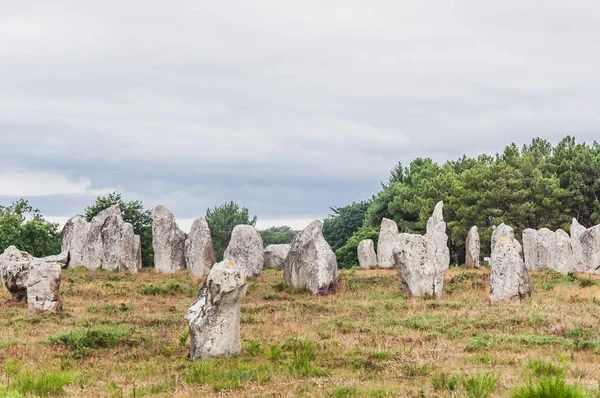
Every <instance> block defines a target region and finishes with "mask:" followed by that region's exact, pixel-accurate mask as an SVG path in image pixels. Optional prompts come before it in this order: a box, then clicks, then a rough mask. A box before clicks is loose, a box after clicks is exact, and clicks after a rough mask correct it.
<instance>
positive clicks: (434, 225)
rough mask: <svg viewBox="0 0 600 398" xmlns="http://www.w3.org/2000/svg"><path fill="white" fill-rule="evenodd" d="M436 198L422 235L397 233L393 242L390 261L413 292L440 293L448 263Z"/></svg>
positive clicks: (446, 244)
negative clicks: (392, 257) (392, 260)
mask: <svg viewBox="0 0 600 398" xmlns="http://www.w3.org/2000/svg"><path fill="white" fill-rule="evenodd" d="M442 209H443V203H442V202H439V203H438V204H437V205H436V207H435V210H434V212H433V214H432V216H431V217H430V218H429V220H428V222H427V232H426V234H425V235H424V236H420V235H413V234H404V233H403V234H399V235H398V236H397V238H396V242H395V245H394V250H393V253H394V262H395V264H396V267H397V268H398V275H399V277H400V281H401V286H402V289H403V290H404V291H406V292H407V293H409V294H410V295H413V296H425V295H431V296H437V297H439V296H441V295H442V293H443V288H444V274H445V272H446V270H447V269H448V267H449V266H450V250H449V248H448V235H446V223H445V222H444V218H443V215H442Z"/></svg>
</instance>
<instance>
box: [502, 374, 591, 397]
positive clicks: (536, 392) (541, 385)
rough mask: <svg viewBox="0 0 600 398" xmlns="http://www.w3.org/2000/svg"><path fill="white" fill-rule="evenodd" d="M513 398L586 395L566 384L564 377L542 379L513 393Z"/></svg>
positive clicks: (529, 383) (531, 382)
mask: <svg viewBox="0 0 600 398" xmlns="http://www.w3.org/2000/svg"><path fill="white" fill-rule="evenodd" d="M511 397H512V398H583V397H585V395H584V393H583V392H582V391H580V390H579V389H578V388H577V387H576V386H571V385H568V384H566V383H565V381H564V379H563V378H562V377H558V376H557V377H554V378H550V377H542V378H541V379H539V380H537V381H536V382H534V381H533V380H529V381H528V383H527V385H526V386H524V387H521V388H517V389H516V390H514V391H513V393H512V395H511Z"/></svg>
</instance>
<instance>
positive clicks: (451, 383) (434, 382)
mask: <svg viewBox="0 0 600 398" xmlns="http://www.w3.org/2000/svg"><path fill="white" fill-rule="evenodd" d="M458 382H459V379H458V377H457V376H455V375H449V374H448V373H444V372H440V373H436V374H434V375H433V376H432V377H431V386H432V387H433V389H434V390H438V391H455V390H456V387H457V386H458Z"/></svg>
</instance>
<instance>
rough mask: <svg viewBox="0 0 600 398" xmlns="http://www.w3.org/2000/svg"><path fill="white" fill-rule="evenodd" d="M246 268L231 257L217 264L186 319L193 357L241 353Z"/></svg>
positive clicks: (195, 358)
mask: <svg viewBox="0 0 600 398" xmlns="http://www.w3.org/2000/svg"><path fill="white" fill-rule="evenodd" d="M245 276H246V270H245V269H244V268H242V267H240V266H239V265H237V264H235V263H234V262H233V261H232V260H225V261H222V262H220V263H218V264H215V265H214V266H213V267H212V268H211V270H210V272H209V274H208V277H207V278H206V281H205V282H204V285H203V286H202V288H201V289H200V292H199V293H198V296H197V297H196V301H195V302H194V304H193V305H192V306H191V307H190V309H189V310H188V313H187V316H186V319H187V320H188V322H189V328H190V339H191V345H190V357H191V358H192V359H193V360H198V359H203V358H215V357H225V356H230V355H235V354H239V353H240V351H241V350H242V342H241V339H240V310H241V306H242V301H243V300H244V296H245V295H246V291H247V285H246V277H245Z"/></svg>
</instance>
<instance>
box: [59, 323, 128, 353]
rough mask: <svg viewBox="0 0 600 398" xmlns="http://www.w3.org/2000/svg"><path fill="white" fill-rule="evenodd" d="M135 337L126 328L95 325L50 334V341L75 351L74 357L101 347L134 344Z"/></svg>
mask: <svg viewBox="0 0 600 398" xmlns="http://www.w3.org/2000/svg"><path fill="white" fill-rule="evenodd" d="M133 342H134V340H133V339H131V337H130V336H129V332H128V331H127V330H126V329H122V328H118V327H110V328H109V327H95V328H88V329H73V330H70V331H68V332H65V333H58V334H55V335H53V336H50V343H52V344H53V345H59V346H64V347H66V348H68V349H70V350H72V351H73V357H75V358H76V359H79V358H83V357H85V356H86V355H88V354H90V353H91V352H92V351H93V350H95V349H99V348H114V347H116V346H118V345H121V344H128V345H130V344H132V343H133Z"/></svg>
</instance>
